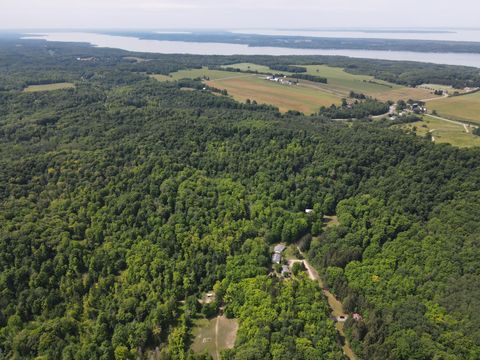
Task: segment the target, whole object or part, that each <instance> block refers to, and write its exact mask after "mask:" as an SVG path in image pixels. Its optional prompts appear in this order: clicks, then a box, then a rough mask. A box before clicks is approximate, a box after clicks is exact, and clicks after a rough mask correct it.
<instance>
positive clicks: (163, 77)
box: [150, 74, 174, 81]
mask: <svg viewBox="0 0 480 360" xmlns="http://www.w3.org/2000/svg"><path fill="white" fill-rule="evenodd" d="M150 77H152V78H154V79H155V80H158V81H173V80H174V79H173V78H172V77H171V76H168V75H162V74H154V75H150Z"/></svg>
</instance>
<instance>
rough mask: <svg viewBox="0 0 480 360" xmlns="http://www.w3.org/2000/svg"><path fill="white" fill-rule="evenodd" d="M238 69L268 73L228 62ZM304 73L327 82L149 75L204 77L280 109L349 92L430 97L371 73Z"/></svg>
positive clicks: (211, 73)
mask: <svg viewBox="0 0 480 360" xmlns="http://www.w3.org/2000/svg"><path fill="white" fill-rule="evenodd" d="M228 66H229V67H235V68H238V69H241V70H256V71H259V72H262V73H263V72H272V70H271V69H270V68H269V67H267V66H262V65H256V64H250V63H240V64H233V65H228ZM306 68H307V69H308V71H307V73H308V74H311V75H317V76H323V77H326V78H327V79H328V84H321V83H316V82H310V81H305V80H300V81H299V85H298V86H288V85H283V84H278V83H274V82H269V81H266V80H264V79H262V78H260V76H259V75H255V74H246V73H238V72H233V71H222V70H209V69H208V68H201V69H190V70H181V71H178V72H175V73H172V74H170V75H169V76H165V75H152V77H154V78H155V79H157V80H159V81H168V80H179V79H182V78H191V79H194V78H206V79H208V80H207V81H206V83H207V84H208V85H209V86H212V87H216V88H219V89H225V90H227V91H228V93H229V94H230V95H231V96H232V97H233V98H234V99H236V100H238V101H240V102H244V101H246V100H247V99H250V100H255V101H256V102H258V103H260V104H269V105H274V106H276V107H278V108H279V109H280V111H282V112H286V111H288V110H297V111H301V112H303V113H305V114H312V113H314V112H316V111H318V109H319V108H320V107H321V106H330V105H332V104H340V101H341V99H342V98H347V97H348V96H349V93H350V91H352V90H353V91H355V92H359V93H364V94H366V95H369V96H372V97H375V98H377V99H379V100H382V101H387V100H394V101H396V100H399V99H405V100H408V99H418V100H420V99H425V98H432V97H433V95H432V94H431V91H430V90H427V89H421V88H409V87H404V86H399V85H396V84H391V83H388V82H385V81H381V80H376V79H374V78H373V77H371V76H363V75H353V74H349V73H347V72H346V71H344V70H343V69H341V68H335V67H329V66H326V65H308V66H306Z"/></svg>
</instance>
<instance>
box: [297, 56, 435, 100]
mask: <svg viewBox="0 0 480 360" xmlns="http://www.w3.org/2000/svg"><path fill="white" fill-rule="evenodd" d="M305 67H306V68H307V73H308V74H310V75H316V76H322V77H326V78H327V79H328V84H319V85H320V86H321V87H325V88H327V89H331V90H334V91H337V92H339V93H342V94H343V96H348V95H349V93H350V91H355V92H357V93H363V94H365V95H368V96H371V97H374V98H377V99H379V100H383V101H387V100H393V101H397V100H400V99H404V100H408V99H415V100H421V99H425V98H431V97H432V96H433V95H432V94H431V91H430V90H428V89H419V88H410V87H405V86H401V85H397V84H393V83H389V82H387V81H383V80H378V79H375V78H374V77H373V76H367V75H353V74H350V73H348V72H346V71H345V70H344V69H342V68H337V67H331V66H326V65H308V66H305Z"/></svg>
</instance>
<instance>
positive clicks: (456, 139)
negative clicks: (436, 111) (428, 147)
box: [401, 115, 480, 147]
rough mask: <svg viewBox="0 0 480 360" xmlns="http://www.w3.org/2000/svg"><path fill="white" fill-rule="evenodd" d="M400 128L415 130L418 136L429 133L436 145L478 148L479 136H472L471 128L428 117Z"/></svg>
mask: <svg viewBox="0 0 480 360" xmlns="http://www.w3.org/2000/svg"><path fill="white" fill-rule="evenodd" d="M401 127H402V128H403V129H407V130H412V129H413V128H415V132H416V134H417V135H418V136H425V135H426V134H427V133H431V134H432V136H433V138H434V139H435V142H436V143H447V144H451V145H453V146H458V147H472V146H480V136H476V135H473V134H472V130H473V128H472V127H469V126H464V125H460V124H454V123H451V122H447V121H443V120H439V119H435V118H433V117H431V116H428V115H426V116H424V117H423V121H419V122H415V123H411V124H405V125H402V126H401ZM467 131H468V132H467Z"/></svg>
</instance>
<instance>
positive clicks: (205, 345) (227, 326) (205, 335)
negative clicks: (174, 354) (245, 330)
mask: <svg viewBox="0 0 480 360" xmlns="http://www.w3.org/2000/svg"><path fill="white" fill-rule="evenodd" d="M237 331H238V322H237V320H235V319H227V318H226V317H224V316H218V317H216V318H213V319H211V320H208V319H199V320H196V321H195V327H194V329H193V337H194V339H193V343H192V346H191V348H192V350H193V351H194V352H195V353H202V352H204V351H205V350H206V351H208V353H209V354H210V356H212V358H213V359H214V360H219V359H220V356H219V354H220V352H221V351H222V350H224V349H232V348H233V347H234V345H235V339H236V338H237Z"/></svg>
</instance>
